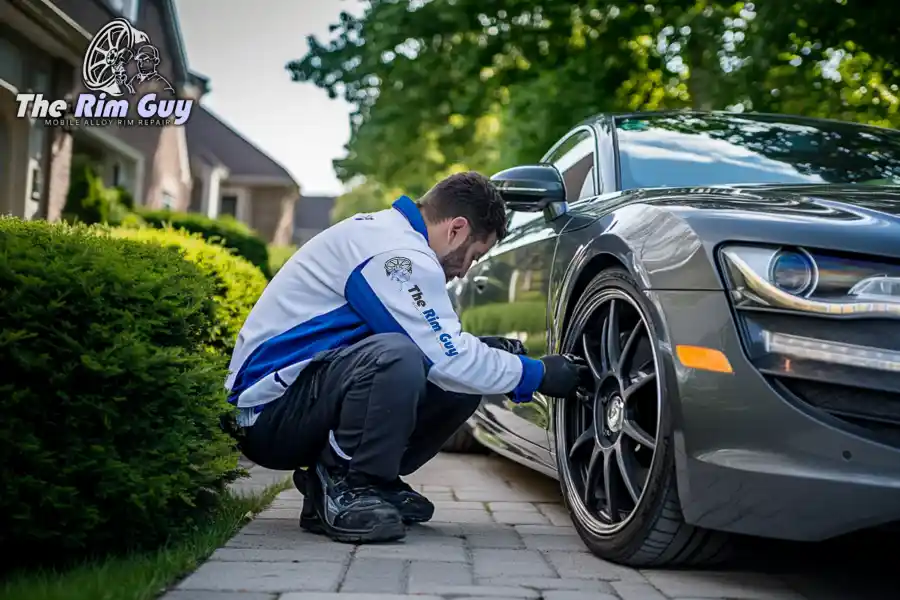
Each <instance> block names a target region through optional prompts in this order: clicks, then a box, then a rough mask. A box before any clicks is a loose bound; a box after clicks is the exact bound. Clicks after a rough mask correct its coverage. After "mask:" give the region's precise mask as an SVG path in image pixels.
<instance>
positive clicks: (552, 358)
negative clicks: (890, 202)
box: [538, 354, 590, 398]
mask: <svg viewBox="0 0 900 600" xmlns="http://www.w3.org/2000/svg"><path fill="white" fill-rule="evenodd" d="M541 362H542V363H544V379H542V380H541V385H539V386H538V391H539V392H540V393H542V394H545V395H547V396H553V397H554V398H565V397H566V396H569V395H570V394H571V393H572V392H574V391H575V389H576V388H577V387H578V386H579V385H580V384H581V383H582V382H584V381H587V380H588V379H589V378H590V369H589V368H588V366H587V363H585V362H584V359H583V358H581V357H580V356H575V355H572V354H549V355H547V356H544V357H542V358H541Z"/></svg>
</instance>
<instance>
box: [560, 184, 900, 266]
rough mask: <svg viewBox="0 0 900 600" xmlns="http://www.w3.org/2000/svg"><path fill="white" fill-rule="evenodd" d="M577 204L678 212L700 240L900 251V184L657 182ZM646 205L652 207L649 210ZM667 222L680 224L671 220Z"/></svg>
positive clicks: (589, 211)
mask: <svg viewBox="0 0 900 600" xmlns="http://www.w3.org/2000/svg"><path fill="white" fill-rule="evenodd" d="M597 200H598V201H589V202H587V203H585V204H584V205H583V207H579V206H578V205H576V207H574V211H573V212H576V211H577V212H580V213H581V214H582V215H584V216H587V217H589V218H590V217H597V216H601V215H602V214H604V213H606V214H608V213H609V211H610V209H612V210H617V209H619V208H625V207H627V206H629V205H630V206H632V207H633V208H632V209H630V210H629V211H627V212H631V211H633V210H634V209H637V208H638V206H635V205H639V206H644V207H645V209H642V210H640V211H639V212H640V213H642V219H647V218H650V216H651V215H650V213H652V212H654V208H651V207H655V208H656V209H664V210H665V212H667V213H669V214H671V215H674V216H677V217H679V218H678V219H677V221H680V222H682V223H685V224H687V225H688V226H689V227H690V228H691V229H692V230H693V231H694V232H695V233H697V234H699V235H700V237H701V239H703V240H704V241H705V242H707V243H709V244H713V245H715V244H716V243H718V242H721V241H726V240H735V239H743V240H746V241H757V242H774V243H779V244H797V245H808V246H810V247H820V248H834V249H841V250H846V251H850V252H859V253H864V254H869V253H871V254H879V255H886V256H895V257H898V258H900V243H898V240H900V186H881V185H832V184H821V185H809V184H804V185H787V184H777V185H775V184H766V185H732V186H710V187H691V188H655V189H641V190H632V191H627V192H623V193H622V194H621V195H618V196H616V197H614V198H609V197H606V198H605V199H603V198H598V199H597ZM648 211H649V212H648ZM670 226H675V225H673V224H670Z"/></svg>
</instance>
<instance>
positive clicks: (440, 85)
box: [288, 0, 900, 193]
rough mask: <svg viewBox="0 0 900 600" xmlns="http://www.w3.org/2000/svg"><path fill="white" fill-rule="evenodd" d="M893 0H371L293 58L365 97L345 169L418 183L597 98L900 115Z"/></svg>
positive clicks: (588, 110)
mask: <svg viewBox="0 0 900 600" xmlns="http://www.w3.org/2000/svg"><path fill="white" fill-rule="evenodd" d="M898 21H900V16H898V11H896V10H891V7H890V6H888V4H887V2H885V1H884V0H876V1H875V2H867V3H863V2H862V1H861V0H795V1H791V0H788V1H786V2H777V3H776V2H765V3H751V2H713V1H708V0H667V1H665V2H663V1H662V0H645V1H644V2H640V3H637V2H634V3H632V2H621V1H619V2H602V1H599V0H586V1H584V2H580V3H578V4H577V5H575V4H573V3H566V2H543V3H541V2H533V1H527V2H526V1H523V0H493V1H491V2H485V1H484V0H371V2H370V3H369V7H368V9H367V10H366V12H365V13H364V14H363V15H362V16H360V17H354V16H352V15H350V14H347V13H344V14H342V15H341V17H340V21H339V23H337V24H335V25H334V27H333V35H332V37H331V39H329V40H325V41H320V40H317V39H315V38H310V39H309V46H310V47H309V52H308V53H307V54H306V55H305V56H304V57H302V58H300V59H298V60H296V61H294V62H292V63H290V64H289V65H288V70H289V71H290V72H291V74H292V77H293V78H294V79H295V80H297V81H306V82H312V83H314V84H316V85H318V86H320V87H322V88H324V89H326V90H328V92H329V93H331V94H332V95H333V96H342V97H343V98H345V99H346V100H347V101H349V102H350V103H351V104H353V105H354V106H356V107H357V109H356V111H355V112H354V114H353V115H352V117H351V119H352V136H351V140H350V142H349V143H348V145H347V156H346V158H343V159H341V160H338V161H336V163H335V168H336V170H337V173H338V176H339V177H340V178H341V179H342V180H344V181H347V180H350V179H352V178H354V177H358V176H363V177H366V178H367V179H368V180H369V181H377V182H379V185H384V186H387V187H391V188H392V187H399V188H403V189H405V190H407V191H408V192H409V193H419V192H421V191H423V190H424V189H427V187H428V185H430V184H431V183H432V182H433V181H435V179H437V178H438V177H439V176H440V174H442V173H444V172H446V171H448V170H454V169H458V168H474V169H478V170H482V171H493V170H496V169H499V168H503V167H506V166H509V165H511V164H515V163H521V162H529V161H535V160H538V159H539V158H540V156H541V155H542V154H543V152H544V151H545V150H546V149H548V148H549V146H550V145H551V144H552V143H553V142H554V141H555V140H556V139H557V138H558V137H559V136H560V135H562V134H563V133H565V131H566V130H568V129H569V128H570V127H571V126H573V125H574V124H575V123H576V122H578V121H579V120H581V119H583V118H585V117H588V116H590V115H592V114H595V113H598V112H606V111H609V112H619V111H637V110H655V109H678V108H696V109H728V110H753V111H758V112H785V113H794V114H804V115H808V116H827V117H833V118H840V119H846V120H854V121H861V122H868V123H874V124H879V125H888V126H893V125H896V124H897V123H898V120H900V118H898V114H897V109H898V97H897V94H898V88H897V81H898V78H900V70H898V57H897V53H898V50H897V49H896V43H895V39H894V37H895V36H894V32H896V31H897V30H898V25H900V23H898Z"/></svg>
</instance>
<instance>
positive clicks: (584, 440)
mask: <svg viewBox="0 0 900 600" xmlns="http://www.w3.org/2000/svg"><path fill="white" fill-rule="evenodd" d="M593 442H594V424H593V423H591V426H590V427H588V428H587V430H586V431H584V432H583V433H582V434H581V435H579V436H578V438H577V439H576V440H575V443H574V444H572V448H570V449H569V460H572V459H573V458H574V457H575V455H576V454H578V453H579V452H581V451H582V450H584V448H585V447H586V446H587V445H588V444H592V443H593Z"/></svg>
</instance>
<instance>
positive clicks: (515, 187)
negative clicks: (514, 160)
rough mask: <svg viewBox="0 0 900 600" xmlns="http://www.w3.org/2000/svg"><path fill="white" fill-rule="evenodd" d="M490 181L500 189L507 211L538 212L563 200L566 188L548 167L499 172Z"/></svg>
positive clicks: (556, 174) (558, 176)
mask: <svg viewBox="0 0 900 600" xmlns="http://www.w3.org/2000/svg"><path fill="white" fill-rule="evenodd" d="M491 181H492V182H493V183H494V185H495V186H497V189H499V190H500V194H501V195H502V196H503V200H504V201H505V202H506V207H507V208H508V209H509V210H515V211H521V212H537V211H540V210H544V209H545V208H546V207H547V206H549V205H551V204H554V203H558V202H565V201H566V185H565V183H563V179H562V176H561V175H560V174H559V171H557V170H556V167H553V166H551V165H528V166H523V167H513V168H511V169H506V170H505V171H500V172H499V173H497V174H496V175H494V176H493V177H491Z"/></svg>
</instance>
